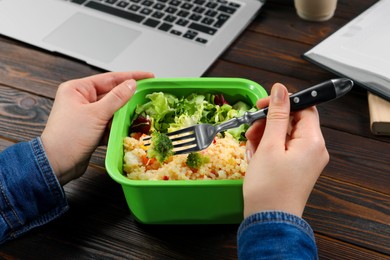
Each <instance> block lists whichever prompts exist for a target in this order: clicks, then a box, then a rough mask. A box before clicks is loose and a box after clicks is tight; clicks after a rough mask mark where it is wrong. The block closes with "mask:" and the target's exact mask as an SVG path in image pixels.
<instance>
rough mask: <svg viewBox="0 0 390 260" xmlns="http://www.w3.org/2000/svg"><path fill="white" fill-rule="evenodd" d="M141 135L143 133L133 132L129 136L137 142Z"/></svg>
mask: <svg viewBox="0 0 390 260" xmlns="http://www.w3.org/2000/svg"><path fill="white" fill-rule="evenodd" d="M142 135H143V133H141V132H134V133H131V134H130V137H133V138H134V139H137V140H139V139H140V138H141V136H142Z"/></svg>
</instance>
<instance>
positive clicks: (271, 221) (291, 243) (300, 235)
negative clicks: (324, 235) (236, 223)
mask: <svg viewBox="0 0 390 260" xmlns="http://www.w3.org/2000/svg"><path fill="white" fill-rule="evenodd" d="M237 243H238V257H239V259H318V255H317V246H316V243H315V239H314V233H313V230H312V229H311V227H310V225H309V224H308V223H307V222H306V221H305V220H303V219H302V218H300V217H298V216H295V215H292V214H289V213H285V212H280V211H264V212H259V213H256V214H253V215H251V216H249V217H247V218H246V219H244V221H243V222H242V223H241V225H240V227H239V229H238V233H237Z"/></svg>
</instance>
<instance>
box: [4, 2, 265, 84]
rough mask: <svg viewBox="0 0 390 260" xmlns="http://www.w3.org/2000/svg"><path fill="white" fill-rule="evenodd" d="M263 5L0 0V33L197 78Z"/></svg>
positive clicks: (121, 65)
mask: <svg viewBox="0 0 390 260" xmlns="http://www.w3.org/2000/svg"><path fill="white" fill-rule="evenodd" d="M264 1H265V0H211V1H209V0H71V1H70V0H68V1H67V0H0V34H2V35H5V36H8V37H11V38H14V39H17V40H20V41H23V42H26V43H29V44H31V45H34V46H38V47H40V48H43V49H45V50H48V51H52V52H58V53H62V54H65V55H68V56H71V57H73V58H76V59H79V60H81V61H85V62H86V63H88V64H91V65H93V66H96V67H98V68H102V69H104V70H108V71H127V70H145V71H151V72H154V73H155V75H156V76H157V77H198V76H201V75H202V74H203V73H204V72H205V71H206V70H207V69H208V68H209V67H210V65H211V64H212V63H213V62H214V61H215V60H216V59H217V58H218V57H219V56H220V55H221V54H222V52H223V51H224V50H225V49H226V48H227V47H228V46H229V45H230V44H231V43H232V41H234V40H235V38H236V37H237V36H238V35H240V33H241V32H242V31H243V30H244V29H245V28H246V27H247V26H248V25H249V24H250V22H251V21H252V20H253V19H254V18H255V17H256V15H257V14H258V12H259V11H260V10H261V8H262V6H263V5H264Z"/></svg>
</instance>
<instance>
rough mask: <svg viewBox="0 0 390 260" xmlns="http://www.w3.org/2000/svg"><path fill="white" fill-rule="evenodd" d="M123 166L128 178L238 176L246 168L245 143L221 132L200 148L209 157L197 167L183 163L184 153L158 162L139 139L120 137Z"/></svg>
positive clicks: (236, 177) (196, 178)
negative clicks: (121, 139)
mask: <svg viewBox="0 0 390 260" xmlns="http://www.w3.org/2000/svg"><path fill="white" fill-rule="evenodd" d="M123 143H124V166H123V170H124V172H125V174H126V176H127V177H128V178H129V179H132V180H222V179H229V180H231V179H242V178H243V177H244V176H245V172H246V170H247V166H248V164H247V161H246V158H245V144H244V143H242V142H241V143H240V142H239V141H237V140H236V139H235V138H233V136H232V135H230V134H229V133H227V132H225V134H224V137H223V136H222V135H221V134H218V135H217V136H216V137H215V139H214V142H213V143H212V144H211V145H210V146H209V147H208V148H207V149H205V150H203V151H201V153H202V154H203V155H204V156H207V157H209V159H210V161H209V162H208V163H206V164H204V165H202V166H201V167H200V168H199V169H191V168H189V167H188V166H187V165H186V160H187V156H188V155H187V154H183V155H174V156H171V157H170V158H169V159H168V160H167V161H166V162H164V163H163V164H162V165H161V164H160V163H159V162H157V161H155V160H150V159H148V158H147V152H146V150H147V148H146V147H145V146H144V143H143V141H142V140H137V139H135V138H133V137H125V139H124V142H123Z"/></svg>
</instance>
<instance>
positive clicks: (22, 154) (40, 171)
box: [0, 138, 68, 243]
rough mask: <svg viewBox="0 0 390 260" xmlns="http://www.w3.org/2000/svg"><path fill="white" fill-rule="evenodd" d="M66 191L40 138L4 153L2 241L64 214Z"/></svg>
mask: <svg viewBox="0 0 390 260" xmlns="http://www.w3.org/2000/svg"><path fill="white" fill-rule="evenodd" d="M67 209H68V203H67V201H66V198H65V193H64V191H63V189H62V187H61V186H60V184H59V182H58V180H57V178H56V176H55V174H54V173H53V170H52V168H51V166H50V163H49V161H48V159H47V157H46V153H45V151H44V149H43V146H42V143H41V140H40V138H35V139H33V140H31V141H30V142H21V143H17V144H15V145H13V146H11V147H8V148H7V149H5V150H4V151H3V152H1V153H0V243H4V242H5V241H7V240H10V239H13V238H16V237H18V236H20V235H22V234H23V233H25V232H27V231H29V230H30V229H32V228H34V227H38V226H41V225H43V224H45V223H47V222H49V221H51V220H53V219H55V218H56V217H58V216H60V215H62V214H63V213H64V212H65V211H66V210H67Z"/></svg>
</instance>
